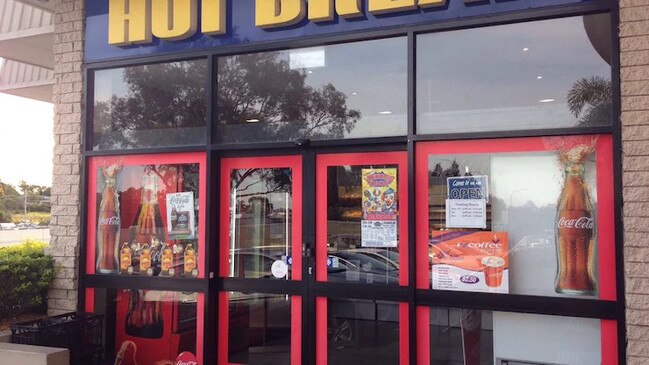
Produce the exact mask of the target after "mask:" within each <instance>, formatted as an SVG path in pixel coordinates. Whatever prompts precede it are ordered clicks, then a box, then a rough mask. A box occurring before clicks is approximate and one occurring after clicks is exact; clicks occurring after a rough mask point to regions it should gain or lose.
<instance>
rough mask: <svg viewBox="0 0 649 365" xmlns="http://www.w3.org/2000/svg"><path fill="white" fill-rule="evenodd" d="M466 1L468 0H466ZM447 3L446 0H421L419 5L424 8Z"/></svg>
mask: <svg viewBox="0 0 649 365" xmlns="http://www.w3.org/2000/svg"><path fill="white" fill-rule="evenodd" d="M464 1H465V2H466V1H467V0H464ZM444 5H446V0H419V6H420V7H422V8H432V7H436V6H444Z"/></svg>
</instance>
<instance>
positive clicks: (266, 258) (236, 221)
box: [220, 156, 302, 280]
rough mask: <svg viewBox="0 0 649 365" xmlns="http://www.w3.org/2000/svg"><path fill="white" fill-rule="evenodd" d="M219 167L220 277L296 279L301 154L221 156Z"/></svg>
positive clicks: (299, 259) (299, 238) (298, 271)
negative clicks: (230, 157)
mask: <svg viewBox="0 0 649 365" xmlns="http://www.w3.org/2000/svg"><path fill="white" fill-rule="evenodd" d="M221 168H222V172H221V184H222V185H221V201H222V205H221V218H220V219H221V227H220V228H221V243H220V248H221V252H220V259H221V268H220V273H221V276H224V277H233V278H247V279H274V280H300V279H301V276H302V273H301V270H302V265H301V262H302V257H301V249H302V245H301V229H302V223H301V222H302V217H301V209H302V205H301V204H302V195H301V194H302V176H301V170H302V162H301V158H300V156H283V157H258V158H255V159H247V158H234V159H223V160H222V161H221ZM296 252H297V255H296V254H295V253H296Z"/></svg>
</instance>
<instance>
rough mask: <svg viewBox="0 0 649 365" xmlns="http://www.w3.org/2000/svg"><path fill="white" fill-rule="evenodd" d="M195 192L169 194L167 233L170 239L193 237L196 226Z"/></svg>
mask: <svg viewBox="0 0 649 365" xmlns="http://www.w3.org/2000/svg"><path fill="white" fill-rule="evenodd" d="M194 212H195V210H194V192H193V191H189V192H184V193H173V194H167V235H168V236H169V238H170V239H176V240H180V239H193V238H194V229H195V227H196V217H195V213H194Z"/></svg>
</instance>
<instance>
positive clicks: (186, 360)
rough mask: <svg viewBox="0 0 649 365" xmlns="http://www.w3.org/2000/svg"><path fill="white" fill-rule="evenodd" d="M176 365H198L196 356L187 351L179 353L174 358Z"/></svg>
mask: <svg viewBox="0 0 649 365" xmlns="http://www.w3.org/2000/svg"><path fill="white" fill-rule="evenodd" d="M176 365H198V360H196V356H195V355H194V354H192V353H191V352H189V351H185V352H181V353H180V355H178V357H177V358H176Z"/></svg>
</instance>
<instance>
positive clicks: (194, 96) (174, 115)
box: [93, 60, 207, 150]
mask: <svg viewBox="0 0 649 365" xmlns="http://www.w3.org/2000/svg"><path fill="white" fill-rule="evenodd" d="M94 77H95V81H94V82H95V90H94V116H93V131H94V134H93V149H94V150H116V149H125V148H145V147H162V146H183V145H200V144H205V143H206V138H205V133H206V128H205V125H206V123H207V122H206V110H207V92H206V90H205V84H206V83H205V80H206V78H207V62H206V61H205V60H196V61H182V62H171V63H161V64H155V65H145V66H132V67H126V68H118V69H110V70H101V71H96V72H95V74H94Z"/></svg>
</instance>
